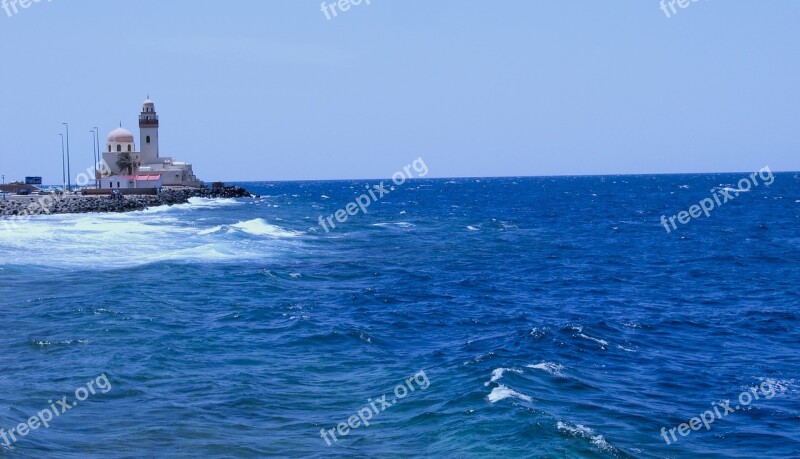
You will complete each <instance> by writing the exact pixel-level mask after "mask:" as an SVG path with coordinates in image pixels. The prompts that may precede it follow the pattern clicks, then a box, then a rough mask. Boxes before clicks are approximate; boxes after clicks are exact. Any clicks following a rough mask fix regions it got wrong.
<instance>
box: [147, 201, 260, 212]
mask: <svg viewBox="0 0 800 459" xmlns="http://www.w3.org/2000/svg"><path fill="white" fill-rule="evenodd" d="M242 204H244V202H242V201H240V200H237V199H233V198H197V197H195V198H189V202H188V203H185V204H174V205H171V206H167V205H165V206H156V207H149V208H147V209H144V210H140V211H137V212H134V213H139V214H157V213H161V212H167V211H175V210H187V209H188V210H191V209H215V208H218V207H225V206H238V205H242Z"/></svg>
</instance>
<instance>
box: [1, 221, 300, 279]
mask: <svg viewBox="0 0 800 459" xmlns="http://www.w3.org/2000/svg"><path fill="white" fill-rule="evenodd" d="M199 221H202V220H201V219H196V218H195V219H192V218H176V217H173V216H171V215H169V214H164V213H150V214H142V213H136V212H131V213H123V214H112V213H96V214H67V215H45V216H40V217H37V218H32V219H30V220H28V221H24V222H23V221H20V222H15V225H14V226H10V227H8V228H7V229H6V228H2V226H0V266H4V265H31V266H41V267H63V268H67V267H75V268H82V269H110V268H121V267H131V266H141V265H147V264H150V263H157V262H165V261H167V262H168V261H179V262H205V261H211V262H227V261H238V260H242V259H258V258H263V257H268V256H272V255H273V254H274V250H273V249H275V248H277V245H276V241H278V240H282V239H285V238H290V237H296V236H298V235H299V234H300V233H295V232H292V231H288V230H285V229H283V228H280V227H277V226H273V225H269V224H267V223H265V222H264V221H263V220H260V219H256V220H249V221H245V222H239V223H237V224H235V225H233V226H229V225H224V224H222V225H219V224H218V225H217V226H213V227H206V228H204V227H202V226H200V227H198V226H197V224H198V222H199ZM234 221H235V220H234ZM264 236H267V237H264Z"/></svg>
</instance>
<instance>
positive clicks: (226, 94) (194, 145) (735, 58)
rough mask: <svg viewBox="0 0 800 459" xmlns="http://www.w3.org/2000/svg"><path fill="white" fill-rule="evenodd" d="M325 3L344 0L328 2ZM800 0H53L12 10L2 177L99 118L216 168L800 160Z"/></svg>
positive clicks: (465, 171)
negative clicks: (147, 121) (687, 0)
mask: <svg viewBox="0 0 800 459" xmlns="http://www.w3.org/2000/svg"><path fill="white" fill-rule="evenodd" d="M328 2H330V0H328ZM798 17H800V2H798V1H796V0H772V1H759V2H756V1H744V0H701V1H699V2H697V3H691V4H690V6H689V7H688V8H686V9H683V10H679V11H678V13H677V14H676V15H674V16H672V17H671V18H667V17H666V15H665V14H664V13H663V12H662V11H661V10H660V9H659V1H658V0H609V1H598V0H570V1H566V0H548V1H538V0H536V1H530V0H515V1H497V2H487V1H472V0H466V1H455V0H435V1H434V0H402V1H401V0H372V4H371V5H367V4H365V3H362V4H361V5H360V6H354V7H352V8H351V9H350V10H349V11H347V12H346V13H342V14H340V15H339V16H338V17H336V18H334V19H333V20H330V21H329V20H327V19H326V17H325V15H324V14H323V13H322V12H321V11H320V0H269V1H264V0H231V1H221V0H215V1H209V0H191V1H190V0H168V1H167V0H136V1H133V0H127V1H123V0H103V1H89V0H52V1H50V2H48V1H46V0H43V1H42V2H41V3H36V4H33V5H31V6H30V7H29V8H28V9H24V10H23V9H21V10H20V12H19V13H18V14H15V15H13V16H11V17H8V16H7V15H6V13H5V12H3V11H2V10H0V44H1V45H0V62H1V63H2V64H0V71H2V78H1V79H0V126H2V127H1V128H0V172H2V173H4V174H5V176H6V180H9V179H10V178H21V177H23V176H25V175H42V176H44V178H45V182H49V183H59V182H60V180H61V179H60V177H61V162H60V161H61V160H60V153H61V151H60V150H61V147H60V141H59V137H58V133H59V132H62V131H61V123H62V122H64V121H67V122H69V123H70V127H71V132H70V134H71V147H72V148H71V151H72V163H73V165H72V169H73V174H74V173H75V171H76V170H81V169H86V168H87V167H89V166H90V164H91V134H90V133H89V130H90V129H91V128H92V127H93V126H98V127H99V128H100V131H101V134H102V137H103V142H104V141H105V136H106V134H107V133H108V132H109V131H111V130H112V129H114V128H115V127H116V126H117V124H118V123H119V122H120V121H122V123H123V126H124V127H126V128H128V129H130V130H131V131H133V132H134V133H135V134H136V136H137V145H138V125H137V124H136V122H137V116H138V112H139V111H140V108H141V102H142V100H143V99H145V97H146V96H147V95H148V94H150V96H151V97H152V98H153V99H154V100H155V102H156V108H157V109H158V111H159V115H160V116H161V144H162V145H161V151H162V155H170V156H175V157H177V158H179V159H183V160H187V161H190V162H192V163H194V165H195V171H196V173H197V174H198V176H199V177H200V178H202V179H205V180H209V181H210V180H217V179H221V180H228V181H231V180H292V179H342V178H375V177H387V176H389V175H391V174H392V173H393V172H395V171H397V170H399V169H401V168H402V167H403V166H404V165H406V164H408V163H409V162H410V161H412V160H413V159H415V158H417V157H418V156H422V157H423V158H424V159H425V161H426V163H427V164H428V166H429V169H430V176H435V177H446V176H507V175H564V174H616V173H675V172H705V171H753V170H756V169H757V168H759V167H761V166H764V165H770V166H771V167H772V169H773V170H800V126H798V122H800V97H798V94H800V68H799V67H798V66H800V28H798V27H797V18H798Z"/></svg>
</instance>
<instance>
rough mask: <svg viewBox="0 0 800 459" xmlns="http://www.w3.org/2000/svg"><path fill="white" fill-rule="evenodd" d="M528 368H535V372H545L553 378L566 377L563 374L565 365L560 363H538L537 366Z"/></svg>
mask: <svg viewBox="0 0 800 459" xmlns="http://www.w3.org/2000/svg"><path fill="white" fill-rule="evenodd" d="M527 367H528V368H533V369H534V370H542V371H545V372H547V373H550V374H551V375H553V376H564V374H563V373H561V370H563V369H564V365H560V364H558V363H553V362H542V363H537V364H536V365H527Z"/></svg>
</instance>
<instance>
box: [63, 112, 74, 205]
mask: <svg viewBox="0 0 800 459" xmlns="http://www.w3.org/2000/svg"><path fill="white" fill-rule="evenodd" d="M61 124H63V125H64V126H66V127H67V189H68V190H69V191H72V177H71V175H72V173H71V172H70V169H69V123H61Z"/></svg>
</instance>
